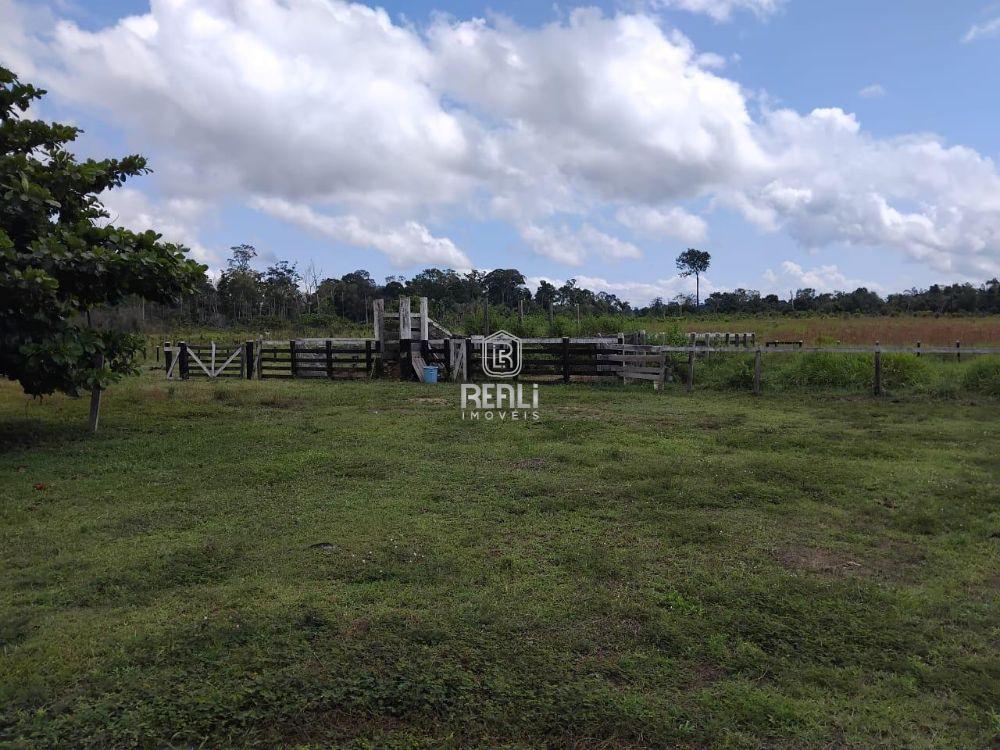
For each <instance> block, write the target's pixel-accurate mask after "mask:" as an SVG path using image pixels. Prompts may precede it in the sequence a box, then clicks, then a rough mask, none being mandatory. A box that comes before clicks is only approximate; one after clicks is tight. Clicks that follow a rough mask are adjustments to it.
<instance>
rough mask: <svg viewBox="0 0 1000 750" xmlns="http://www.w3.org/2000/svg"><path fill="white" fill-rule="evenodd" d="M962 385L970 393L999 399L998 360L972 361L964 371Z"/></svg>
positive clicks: (999, 362) (987, 358)
mask: <svg viewBox="0 0 1000 750" xmlns="http://www.w3.org/2000/svg"><path fill="white" fill-rule="evenodd" d="M962 385H963V386H964V387H965V388H966V389H968V390H970V391H975V392H976V393H982V394H985V395H987V396H993V397H995V398H1000V358H998V357H983V358H981V359H976V360H975V361H973V363H972V364H971V365H969V368H968V369H967V370H966V371H965V376H964V377H963V378H962Z"/></svg>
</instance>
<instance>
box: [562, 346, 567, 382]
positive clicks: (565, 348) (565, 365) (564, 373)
mask: <svg viewBox="0 0 1000 750" xmlns="http://www.w3.org/2000/svg"><path fill="white" fill-rule="evenodd" d="M562 344H563V361H562V366H563V368H562V369H563V382H564V383H568V382H569V337H568V336H563V340H562Z"/></svg>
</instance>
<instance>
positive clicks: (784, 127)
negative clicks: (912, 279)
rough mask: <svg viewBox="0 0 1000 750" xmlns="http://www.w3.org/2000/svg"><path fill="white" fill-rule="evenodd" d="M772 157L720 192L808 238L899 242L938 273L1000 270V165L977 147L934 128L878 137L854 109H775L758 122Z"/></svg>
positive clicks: (761, 221)
mask: <svg viewBox="0 0 1000 750" xmlns="http://www.w3.org/2000/svg"><path fill="white" fill-rule="evenodd" d="M757 134H758V138H759V141H760V143H761V145H762V147H763V148H765V149H766V150H767V151H768V153H769V154H771V155H772V161H771V164H770V165H769V166H768V168H767V169H765V170H762V171H761V172H760V173H759V175H758V176H757V178H756V179H754V180H750V181H748V182H746V183H745V184H743V185H742V186H739V187H738V188H735V189H727V190H723V191H720V196H721V197H722V198H723V200H725V201H728V202H730V203H731V204H732V205H734V206H736V207H737V208H739V210H741V211H742V212H743V214H744V215H745V216H746V217H747V218H748V219H750V220H751V221H753V222H754V223H756V224H757V225H758V226H761V227H763V228H765V229H770V230H776V229H785V230H786V231H788V232H789V233H790V234H791V235H792V236H793V237H794V238H796V239H797V240H798V241H799V242H800V243H801V244H802V245H804V246H805V247H819V246H824V245H830V244H834V243H838V242H846V243H849V244H853V245H859V246H865V247H890V248H896V249H898V250H900V251H902V252H904V253H906V254H907V255H908V256H909V257H911V258H913V259H914V260H918V261H921V262H923V263H925V264H927V265H929V266H930V267H932V268H934V269H935V270H937V271H938V272H947V273H950V274H961V275H965V276H968V277H982V276H983V275H985V274H994V273H997V271H998V270H1000V174H998V172H997V168H996V165H995V164H994V163H993V161H992V160H991V159H989V158H987V157H984V156H982V155H980V154H978V153H977V152H975V151H973V150H972V149H969V148H965V147H962V146H947V145H945V144H943V143H942V142H941V141H940V139H938V138H937V137H935V136H931V135H912V136H904V137H900V138H889V139H878V138H873V137H871V136H869V135H867V134H865V133H864V132H862V131H861V128H860V124H859V123H858V121H857V120H856V118H855V117H854V116H853V115H850V114H847V113H845V112H843V111H842V110H839V109H817V110H814V111H812V112H811V113H809V114H808V115H800V114H798V113H796V112H793V111H791V110H778V111H774V112H769V113H767V114H766V115H765V116H764V118H763V121H762V123H761V125H760V127H759V128H758V130H757Z"/></svg>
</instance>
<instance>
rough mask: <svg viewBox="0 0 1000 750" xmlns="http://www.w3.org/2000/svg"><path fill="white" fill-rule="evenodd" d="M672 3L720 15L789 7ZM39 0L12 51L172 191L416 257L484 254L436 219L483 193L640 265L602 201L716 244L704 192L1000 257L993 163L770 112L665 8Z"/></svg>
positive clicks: (569, 245) (650, 230) (930, 138)
mask: <svg viewBox="0 0 1000 750" xmlns="http://www.w3.org/2000/svg"><path fill="white" fill-rule="evenodd" d="M671 5H673V6H675V7H680V8H683V9H685V10H692V11H698V12H703V13H708V14H709V15H710V16H712V17H713V18H717V19H719V20H724V19H726V18H728V17H729V16H730V15H731V14H732V13H734V12H736V11H737V10H740V9H747V10H750V11H753V12H755V13H757V14H759V15H767V14H768V13H771V12H774V11H775V10H778V9H779V7H780V3H779V2H777V0H728V1H726V0H671ZM25 7H27V6H22V5H15V4H14V0H0V16H2V17H3V18H4V19H5V23H4V24H3V26H2V27H0V58H2V59H11V60H14V61H17V62H18V63H19V65H21V66H23V69H22V70H21V71H20V72H21V73H22V74H23V75H24V76H25V77H26V78H30V79H32V80H35V81H37V82H38V83H40V84H42V85H44V86H45V87H47V88H49V89H50V90H52V91H54V92H55V93H56V94H57V95H58V96H59V97H60V98H61V99H62V100H64V101H68V102H71V103H76V104H77V105H79V106H85V107H99V108H101V109H102V110H104V111H106V112H107V113H109V117H110V118H112V119H113V121H114V122H115V123H117V124H119V125H120V126H121V127H122V128H124V129H125V130H126V131H127V133H129V134H130V135H133V136H138V138H136V140H140V138H141V143H143V144H144V148H155V149H157V154H158V159H157V164H156V166H157V167H158V172H159V180H160V184H161V185H162V186H163V188H164V189H165V190H167V191H168V192H170V193H172V194H173V195H175V196H180V197H185V196H186V197H191V198H194V199H197V200H198V201H201V202H204V203H208V204H211V203H212V202H213V201H217V200H221V197H222V196H227V197H233V196H242V197H243V198H244V199H245V200H247V201H253V204H252V205H254V206H256V207H257V208H258V209H259V210H265V211H267V212H268V213H270V214H272V215H274V214H277V215H279V216H282V218H284V219H286V220H289V221H291V222H292V223H295V224H297V225H307V226H310V227H311V228H312V229H313V230H315V231H319V232H321V233H323V234H324V235H326V236H329V237H330V238H331V239H332V240H334V241H335V242H337V243H349V244H358V245H361V246H366V247H371V248H373V249H375V250H377V251H379V252H382V253H385V254H386V255H387V256H388V257H389V259H390V260H391V261H392V262H393V263H395V264H397V265H399V266H404V267H405V266H408V265H413V264H417V263H427V262H440V263H445V262H447V263H455V264H468V263H469V262H470V259H469V257H468V255H467V254H466V252H465V251H463V250H462V249H459V248H457V247H456V246H455V245H454V243H452V242H451V241H450V240H449V239H447V238H443V237H436V236H434V235H433V234H432V232H431V229H429V228H428V227H433V226H434V225H435V219H436V218H439V217H441V216H444V215H448V216H454V215H461V214H463V213H465V214H467V215H475V216H481V215H486V216H489V217H492V218H499V219H503V220H506V221H508V222H510V223H511V224H513V225H514V227H515V228H516V230H517V231H518V232H519V234H520V235H521V236H522V238H523V239H524V240H525V243H526V244H527V245H528V246H529V247H531V248H532V249H533V250H535V251H536V252H538V253H540V254H541V255H543V256H545V257H548V258H551V259H556V260H558V261H559V262H563V263H566V264H569V265H579V264H581V263H587V262H591V263H597V262H600V263H608V262H629V261H634V260H636V259H638V258H639V257H640V256H641V252H640V251H639V248H638V247H637V246H636V245H634V244H633V243H632V242H630V241H628V240H627V239H623V238H621V237H613V236H611V235H608V234H606V233H605V232H603V231H600V230H597V229H595V228H594V225H595V224H599V223H600V222H599V221H597V220H596V219H595V218H594V216H595V215H596V214H597V213H598V212H601V213H615V212H617V218H618V220H619V222H620V224H621V225H622V226H623V229H627V230H628V231H629V232H631V233H633V234H635V235H636V237H633V239H637V238H638V236H639V235H642V236H644V237H649V236H652V237H656V238H660V237H664V238H674V239H677V240H681V241H683V242H686V243H688V242H690V243H695V242H699V241H701V239H700V238H704V237H705V236H706V232H707V231H708V228H707V225H706V224H705V220H704V219H703V218H702V217H699V216H695V215H693V214H688V213H686V212H684V211H683V210H682V209H680V208H679V207H677V205H676V204H677V203H679V202H682V201H692V200H698V201H701V202H702V203H707V204H708V205H714V206H727V207H730V208H733V209H735V210H737V211H739V212H741V213H742V214H743V216H745V217H746V218H747V219H748V220H749V221H751V222H753V223H754V224H756V225H757V226H759V227H762V228H764V229H766V230H771V231H787V232H789V233H790V234H791V235H792V236H793V237H794V238H796V239H797V240H798V241H799V242H800V243H801V244H802V245H803V246H805V247H818V246H822V245H828V244H832V243H850V244H855V245H862V246H871V247H873V248H878V249H884V248H889V249H894V250H897V251H899V252H902V253H904V254H906V255H907V256H909V257H910V258H913V259H915V260H917V261H918V262H921V263H923V264H926V265H927V266H929V267H931V268H933V269H934V270H935V271H936V272H938V273H949V274H952V275H954V276H966V277H972V278H980V279H981V278H982V277H983V276H985V275H989V274H996V273H1000V173H998V170H997V167H996V165H995V164H994V162H993V161H992V160H991V159H989V158H988V157H985V156H983V155H981V154H979V153H977V152H976V151H974V150H972V149H969V148H965V147H962V146H952V145H949V144H947V143H945V142H944V141H943V140H942V139H941V138H939V137H937V136H934V135H928V134H911V135H903V136H900V137H897V138H876V137H873V136H871V135H869V134H867V133H866V132H865V131H864V130H862V128H861V125H860V123H859V122H858V121H857V119H856V118H855V116H854V115H852V114H849V113H847V112H844V111H842V110H840V109H816V110H814V111H812V112H809V113H804V114H803V113H799V112H796V111H793V110H789V109H776V110H769V109H764V110H763V111H760V112H757V113H752V112H751V109H750V107H749V105H748V98H747V96H746V94H745V92H744V91H743V90H742V89H741V87H740V86H739V84H737V83H736V82H735V81H733V80H730V79H728V78H726V77H724V76H723V75H721V73H720V71H719V70H718V68H717V65H716V64H715V63H713V62H712V60H713V59H714V58H712V57H705V56H704V53H701V54H700V53H699V52H698V51H697V50H695V48H694V46H693V45H692V43H691V42H690V41H689V40H687V39H686V38H685V37H684V36H682V35H681V34H679V33H677V32H676V31H671V30H669V29H666V28H664V27H663V26H662V25H661V22H660V21H659V19H658V18H657V17H656V16H655V15H649V14H644V13H641V12H636V13H631V14H629V13H622V14H619V15H615V16H612V17H609V16H604V15H602V14H601V13H600V12H599V11H597V10H594V9H581V10H576V11H573V12H572V13H570V14H569V16H568V18H566V19H565V20H563V21H559V22H555V23H551V24H548V25H545V26H542V27H537V28H535V27H533V28H525V27H521V26H518V25H516V24H513V23H511V22H509V21H503V20H498V21H492V22H486V21H483V20H480V19H473V20H466V21H461V20H453V19H450V18H443V17H442V18H439V19H437V20H436V21H434V22H433V23H432V25H431V26H430V27H428V28H424V29H415V28H412V27H410V26H403V25H399V24H396V23H394V22H393V20H392V19H391V18H390V17H389V16H388V15H387V14H386V13H385V12H383V11H381V10H377V9H372V8H370V7H367V6H364V5H359V4H349V3H346V2H342V1H341V0H282V1H281V2H279V1H278V0H255V2H253V3H233V2H231V1H230V0H200V1H199V2H194V0H154V2H153V4H152V7H151V10H150V11H149V13H146V14H144V15H139V16H133V17H129V18H125V19H122V20H121V21H119V22H118V23H116V24H114V25H112V26H108V27H106V28H103V29H100V30H97V31H94V32H91V31H86V30H84V29H81V28H80V27H78V26H77V25H75V24H73V23H72V22H69V21H60V22H58V23H56V24H55V25H52V24H51V22H50V23H49V25H48V26H45V23H44V19H43V20H39V17H36V16H31V18H30V19H29V16H28V14H27V12H26V11H25V10H24V8H25ZM8 19H9V21H8ZM146 144H148V145H146ZM567 226H575V227H580V229H576V230H570V229H566V227H567ZM431 259H435V260H431ZM474 260H475V258H473V259H472V261H474Z"/></svg>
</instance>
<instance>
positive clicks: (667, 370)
mask: <svg viewBox="0 0 1000 750" xmlns="http://www.w3.org/2000/svg"><path fill="white" fill-rule="evenodd" d="M633 341H634V339H633ZM692 341H693V340H691V341H689V342H688V344H687V345H685V346H662V345H656V344H643V343H632V342H630V341H628V340H627V338H626V337H625V336H624V335H623V334H619V335H618V336H615V337H593V338H568V337H565V338H536V339H521V340H520V343H521V370H520V373H519V374H518V376H517V377H518V378H519V379H521V380H538V381H562V382H565V383H568V382H570V381H571V380H573V379H576V380H588V381H593V380H599V379H607V378H616V379H619V378H620V379H621V380H623V381H624V382H626V383H627V382H630V381H632V380H641V381H652V382H653V384H654V387H657V388H658V387H660V386H662V385H663V383H664V382H666V381H667V380H668V379H675V380H679V381H682V382H683V383H684V384H685V386H686V388H687V390H688V391H690V390H692V389H693V388H694V382H695V370H696V361H697V360H698V358H700V357H705V356H709V355H715V354H744V355H746V354H753V357H754V365H753V392H754V393H760V391H761V374H762V369H763V357H764V356H765V355H766V356H769V357H770V356H780V355H782V354H792V353H794V354H809V353H835V354H870V355H872V357H873V360H874V375H873V383H872V389H873V391H874V393H875V394H881V393H882V390H883V384H882V356H883V354H887V353H901V354H914V355H916V356H918V357H919V356H925V355H943V356H949V357H956V358H958V359H961V357H962V356H963V355H983V354H993V355H1000V348H996V347H962V346H961V343H960V342H956V345H955V347H954V348H952V347H924V346H922V345H921V344H919V343H918V344H917V345H916V346H914V347H883V346H881V345H880V344H879V343H878V342H875V345H874V346H873V347H861V346H838V347H804V346H802V345H801V342H797V341H796V342H782V343H777V342H767V345H765V346H764V347H760V346H756V347H754V348H752V349H751V348H748V338H747V337H744V336H733V337H732V338H730V337H728V336H725V337H723V336H715V335H713V336H712V337H710V338H708V337H706V338H705V339H702V340H698V341H693V343H692ZM727 343H728V345H727ZM482 344H483V337H481V336H477V337H472V338H460V337H452V338H446V339H433V340H425V341H411V340H406V339H404V340H400V341H398V342H386V346H385V350H383V345H382V342H380V341H378V340H374V339H296V340H289V341H260V340H258V341H247V342H243V343H242V344H232V345H225V346H219V345H217V344H216V343H215V342H211V343H208V344H188V343H185V342H178V343H177V344H175V345H171V343H170V342H169V341H168V342H165V344H164V347H163V351H164V369H165V371H166V376H167V377H168V378H170V379H178V378H179V379H187V378H192V377H194V378H198V377H207V378H218V377H223V378H238V377H244V378H248V379H253V378H255V377H256V378H259V379H261V380H271V379H276V378H284V379H297V378H303V379H304V378H326V379H331V380H333V379H352V378H354V379H356V378H373V377H398V378H401V379H404V380H414V379H421V376H422V369H423V367H424V365H436V366H437V367H438V368H439V370H440V373H441V375H442V378H447V379H450V380H453V381H459V382H472V381H475V380H484V379H488V378H487V376H486V374H485V373H484V370H483V361H482V358H483V355H482V351H483V347H482ZM685 359H686V362H685Z"/></svg>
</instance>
